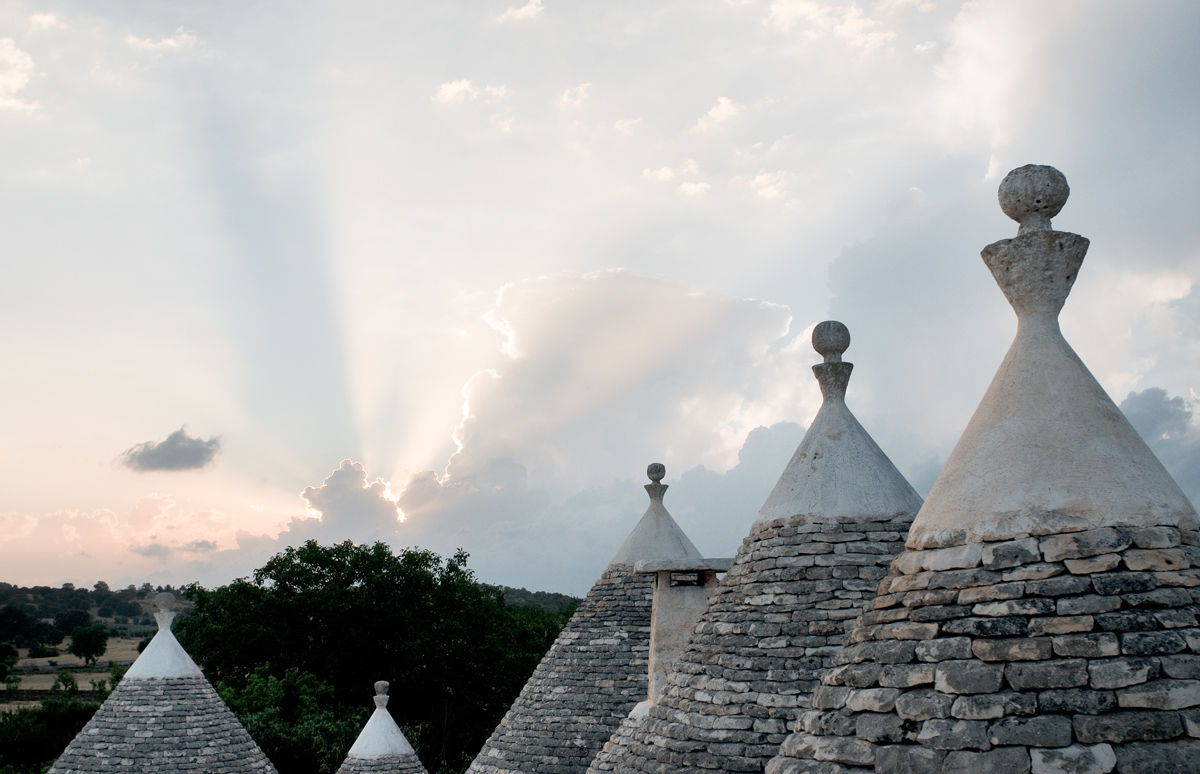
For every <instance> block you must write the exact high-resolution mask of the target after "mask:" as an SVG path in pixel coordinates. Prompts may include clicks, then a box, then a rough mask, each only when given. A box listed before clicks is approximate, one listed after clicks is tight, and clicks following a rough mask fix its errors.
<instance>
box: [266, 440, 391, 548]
mask: <svg viewBox="0 0 1200 774" xmlns="http://www.w3.org/2000/svg"><path fill="white" fill-rule="evenodd" d="M300 497H301V498H302V499H303V500H304V501H305V503H307V504H308V508H309V511H310V512H311V513H313V514H314V515H316V516H317V517H318V519H316V520H312V519H298V520H294V521H292V523H291V525H290V527H289V532H290V533H292V534H291V535H281V536H280V540H281V541H287V540H288V539H289V538H294V537H295V536H296V535H295V533H305V532H307V533H309V534H310V535H311V536H312V537H315V538H317V539H319V540H321V541H322V542H338V541H341V540H346V539H350V540H354V541H355V542H359V543H363V542H372V541H375V540H384V541H389V542H390V541H391V540H393V539H394V538H395V537H396V535H397V534H398V532H397V527H398V526H399V525H400V523H401V522H402V521H404V514H403V512H401V510H400V509H399V507H398V506H397V505H396V499H397V498H396V497H395V496H394V495H393V494H392V492H391V490H390V488H389V485H388V482H386V481H384V480H383V479H381V478H375V479H371V480H368V479H367V471H366V468H365V467H364V466H363V464H362V463H361V462H355V461H354V460H350V459H345V460H342V462H341V464H339V465H338V467H337V469H336V470H334V471H333V472H332V473H330V474H329V475H328V476H326V478H325V480H324V481H322V482H321V483H320V484H319V485H317V486H309V487H305V488H304V491H302V492H301V493H300ZM314 521H315V522H316V523H314ZM299 542H301V541H300V540H299V539H296V540H295V543H299ZM289 544H291V543H289Z"/></svg>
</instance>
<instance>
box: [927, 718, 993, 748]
mask: <svg viewBox="0 0 1200 774" xmlns="http://www.w3.org/2000/svg"><path fill="white" fill-rule="evenodd" d="M987 728H988V726H987V723H985V722H983V721H981V720H955V719H947V718H934V719H932V720H926V721H925V722H924V723H923V724H922V725H921V732H920V733H919V734H917V742H919V743H920V744H923V745H925V746H926V747H932V748H933V749H935V750H987V749H990V748H991V743H990V742H989V741H988V736H987Z"/></svg>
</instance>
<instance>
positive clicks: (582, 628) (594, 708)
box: [469, 564, 653, 774]
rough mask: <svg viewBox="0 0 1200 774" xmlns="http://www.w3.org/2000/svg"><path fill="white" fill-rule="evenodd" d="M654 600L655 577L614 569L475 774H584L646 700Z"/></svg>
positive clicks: (513, 709)
mask: <svg viewBox="0 0 1200 774" xmlns="http://www.w3.org/2000/svg"><path fill="white" fill-rule="evenodd" d="M652 598H653V576H651V575H640V574H636V573H634V572H633V567H632V566H631V565H628V564H613V565H610V566H609V568H608V569H607V570H606V571H605V572H604V574H603V575H602V576H601V577H600V580H598V581H597V582H596V584H595V585H594V586H593V587H592V589H591V591H589V592H588V595H587V597H586V598H585V599H584V601H583V602H582V603H581V604H580V605H579V609H578V610H576V611H575V615H574V616H572V618H571V620H570V621H569V622H568V623H567V626H566V627H565V628H564V629H563V631H562V633H561V634H560V635H559V636H558V639H557V640H555V642H554V644H553V645H552V646H551V647H550V650H549V651H548V652H547V654H546V656H545V657H544V658H543V659H542V662H541V663H540V664H538V666H537V669H535V670H534V673H533V675H532V676H531V677H530V678H529V682H528V683H526V685H525V688H524V689H523V690H522V691H521V695H520V696H518V697H517V700H516V701H515V702H514V703H513V705H512V707H510V708H509V710H508V713H507V714H506V715H505V716H504V719H503V720H501V721H500V725H499V726H497V727H496V730H495V731H494V732H493V733H492V735H491V737H490V738H489V739H488V741H487V743H486V744H485V745H484V746H483V749H482V750H481V751H480V752H479V755H478V756H477V757H476V758H475V761H474V762H473V763H472V764H471V768H470V769H469V771H471V772H487V773H489V774H491V773H492V772H558V773H561V774H567V773H568V772H576V773H578V772H583V771H585V770H586V769H587V766H588V764H589V763H590V762H591V760H592V758H593V757H595V755H596V753H597V752H598V751H599V750H600V748H601V746H603V744H604V742H605V740H607V739H608V737H609V736H610V735H611V734H612V733H613V731H614V730H615V729H616V728H617V727H618V726H619V724H620V723H621V721H622V720H623V719H624V718H625V717H626V716H627V715H628V714H629V712H630V710H632V709H633V707H634V705H636V704H637V703H638V702H639V701H641V700H642V699H644V698H645V696H646V688H647V657H648V655H649V651H650V604H651V600H652Z"/></svg>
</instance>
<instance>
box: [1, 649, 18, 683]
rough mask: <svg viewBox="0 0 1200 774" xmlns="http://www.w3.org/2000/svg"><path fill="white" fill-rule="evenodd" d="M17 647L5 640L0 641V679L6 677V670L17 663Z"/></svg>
mask: <svg viewBox="0 0 1200 774" xmlns="http://www.w3.org/2000/svg"><path fill="white" fill-rule="evenodd" d="M18 655H19V654H18V653H17V649H16V648H14V647H13V646H12V645H9V644H8V643H7V642H0V680H5V679H7V678H8V672H9V670H11V669H12V668H13V665H14V664H16V663H17V657H18Z"/></svg>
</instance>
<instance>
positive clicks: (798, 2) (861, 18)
mask: <svg viewBox="0 0 1200 774" xmlns="http://www.w3.org/2000/svg"><path fill="white" fill-rule="evenodd" d="M766 23H767V24H768V25H769V26H771V27H774V28H775V29H777V30H779V31H780V32H790V31H791V30H793V29H796V28H799V29H800V30H801V31H802V32H803V33H804V34H805V36H806V37H808V38H809V39H810V40H816V39H818V38H822V37H832V38H835V39H837V40H841V41H843V42H845V43H848V44H850V45H851V46H854V47H855V48H858V49H860V50H862V51H864V52H866V51H872V50H874V49H877V48H880V47H882V46H883V45H884V44H886V43H888V42H889V41H891V40H892V39H893V38H895V37H896V33H894V32H892V31H890V30H886V29H884V28H883V25H882V24H880V22H879V21H877V20H875V19H872V18H870V17H869V16H867V15H866V14H865V13H863V10H862V9H861V8H859V7H858V6H857V5H855V4H853V3H851V4H848V5H846V4H842V3H840V2H834V3H827V2H820V0H775V2H773V3H771V7H770V10H769V11H768V14H767V21H766Z"/></svg>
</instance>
